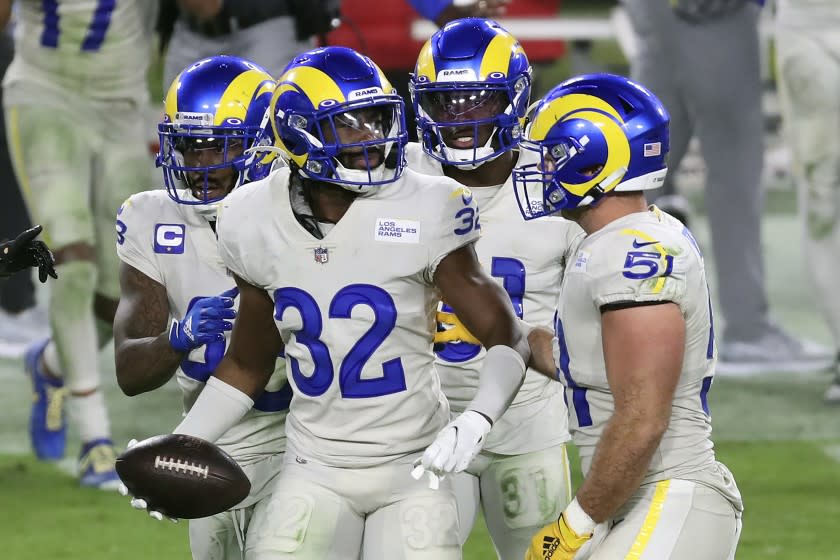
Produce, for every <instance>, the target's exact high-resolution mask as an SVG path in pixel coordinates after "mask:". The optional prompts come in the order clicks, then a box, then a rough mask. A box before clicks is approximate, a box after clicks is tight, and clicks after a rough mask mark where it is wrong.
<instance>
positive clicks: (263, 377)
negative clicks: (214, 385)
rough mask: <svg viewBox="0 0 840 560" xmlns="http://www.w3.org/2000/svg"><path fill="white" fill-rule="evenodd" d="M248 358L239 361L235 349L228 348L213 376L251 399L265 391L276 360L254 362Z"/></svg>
mask: <svg viewBox="0 0 840 560" xmlns="http://www.w3.org/2000/svg"><path fill="white" fill-rule="evenodd" d="M276 355H277V354H275V356H276ZM250 358H251V359H245V360H243V359H240V357H239V356H238V354H237V352H236V349H235V348H230V349H229V350H228V352H227V354H225V357H224V358H223V359H222V361H221V362H220V363H219V367H218V368H216V371H215V372H214V374H213V375H214V376H215V377H217V378H218V379H220V380H221V381H224V382H225V383H227V384H228V385H230V386H232V387H235V388H236V389H237V390H239V391H242V392H243V393H244V394H246V395H248V396H249V397H251V398H252V399H253V398H254V397H258V396H259V395H260V394H261V393H262V392H263V391H264V390H265V386H266V384H267V383H268V380H269V378H270V377H271V374H272V373H274V366H275V361H276V360H271V361H268V360H265V361H264V362H255V361H254V360H253V357H250Z"/></svg>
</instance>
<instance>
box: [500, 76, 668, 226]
mask: <svg viewBox="0 0 840 560" xmlns="http://www.w3.org/2000/svg"><path fill="white" fill-rule="evenodd" d="M668 121H669V117H668V112H667V111H666V110H665V107H664V106H663V105H662V103H660V101H659V100H658V99H657V98H656V96H654V95H653V94H652V93H651V92H650V91H649V90H647V89H646V88H645V87H644V86H641V85H639V84H637V83H636V82H633V81H631V80H629V79H627V78H624V77H622V76H615V75H612V74H589V75H584V76H580V77H577V78H572V79H570V80H567V81H565V82H563V83H561V84H560V85H558V86H556V87H555V88H554V89H552V90H551V91H550V92H549V93H548V94H547V95H546V96H545V97H543V98H542V99H540V100H539V101H537V102H536V103H535V104H534V105H533V106H532V107H531V109H530V110H529V112H528V124H527V126H526V128H525V135H524V138H523V140H522V143H521V144H520V149H523V150H530V151H533V152H536V153H537V154H539V157H538V158H536V159H537V161H538V163H533V164H528V165H522V166H517V167H515V168H514V170H513V184H514V189H515V192H516V196H517V200H518V201H519V207H520V210H521V211H522V215H523V216H524V217H525V219H526V220H528V219H532V218H537V217H540V216H545V215H548V214H553V213H555V212H558V211H559V210H563V209H567V208H578V207H581V206H587V205H591V204H594V203H596V202H597V201H598V200H599V199H600V198H601V197H602V196H604V195H605V194H607V193H609V192H613V191H642V190H646V189H654V188H658V187H660V186H662V183H663V182H664V181H665V173H666V172H667V165H666V157H667V155H668V149H669V139H668V138H669V136H668Z"/></svg>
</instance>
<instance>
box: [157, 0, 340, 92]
mask: <svg viewBox="0 0 840 560" xmlns="http://www.w3.org/2000/svg"><path fill="white" fill-rule="evenodd" d="M325 3H327V2H324V0H163V4H162V6H163V10H164V14H166V13H169V14H171V15H170V17H171V18H172V19H173V20H174V21H172V22H171V24H172V25H174V27H173V29H172V37H171V39H170V40H169V45H168V47H167V50H166V56H165V60H164V71H163V79H164V83H166V84H170V83H172V81H173V80H174V79H175V76H176V75H177V74H178V72H180V71H181V69H182V68H185V67H186V66H187V65H189V64H191V63H192V62H193V61H195V60H199V59H201V58H206V57H209V56H213V55H216V54H220V53H223V54H230V55H236V56H241V57H243V58H245V59H246V60H253V61H254V62H255V63H257V64H259V65H260V66H262V67H263V68H266V69H268V71H269V72H270V73H271V74H272V75H273V76H279V75H280V73H281V72H282V71H283V68H285V67H286V65H287V64H288V63H289V61H291V60H292V58H294V56H295V55H297V54H299V53H301V52H303V51H305V50H308V49H311V48H312V46H313V42H312V33H309V34H307V35H305V36H299V35H298V31H297V28H296V17H295V12H296V11H298V10H303V9H304V8H308V9H309V10H316V9H318V8H319V7H320V6H321V5H323V4H325ZM336 3H337V2H336Z"/></svg>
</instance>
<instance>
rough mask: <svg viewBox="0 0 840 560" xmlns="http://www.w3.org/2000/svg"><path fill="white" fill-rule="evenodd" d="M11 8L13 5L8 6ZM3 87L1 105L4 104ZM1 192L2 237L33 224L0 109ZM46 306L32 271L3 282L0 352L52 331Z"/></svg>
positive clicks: (7, 46)
mask: <svg viewBox="0 0 840 560" xmlns="http://www.w3.org/2000/svg"><path fill="white" fill-rule="evenodd" d="M6 7H7V8H11V6H6ZM6 20H8V16H7V15H0V21H6ZM12 27H13V26H12V25H11V24H10V25H8V26H7V27H6V29H5V30H4V31H3V32H0V76H2V75H3V74H5V73H6V69H7V68H8V67H9V64H11V62H12V57H13V56H14V53H15V49H14V42H13V40H12V33H11V28H12ZM2 95H3V93H2V90H0V105H2ZM0 119H2V120H3V121H4V122H2V123H0V192H2V196H3V204H2V206H0V238H4V237H14V236H16V235H17V234H18V233H19V232H21V231H23V230H25V229H29V228H31V227H32V222H31V221H30V219H29V212H27V210H26V205H25V204H24V202H23V195H22V194H21V191H20V186H19V185H18V182H17V178H16V177H15V171H14V169H13V168H12V159H11V156H10V154H9V145H8V141H7V137H6V126H5V115H3V114H2V112H0ZM47 323H48V319H47V313H46V307H45V306H36V299H35V284H34V283H33V282H32V275H31V274H15V275H14V276H13V277H11V278H9V279H8V280H6V281H5V282H3V283H0V356H4V357H10V358H11V357H20V356H23V353H24V351H25V350H26V348H27V346H29V345H30V344H32V343H33V342H35V341H38V340H41V339H43V338H45V337H46V336H48V335H49V325H48V324H47Z"/></svg>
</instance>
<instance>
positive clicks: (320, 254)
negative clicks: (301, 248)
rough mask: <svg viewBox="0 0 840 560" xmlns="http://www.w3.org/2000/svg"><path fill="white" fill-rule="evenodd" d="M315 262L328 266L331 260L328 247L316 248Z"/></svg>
mask: <svg viewBox="0 0 840 560" xmlns="http://www.w3.org/2000/svg"><path fill="white" fill-rule="evenodd" d="M314 256H315V262H316V263H321V264H326V263H327V261H328V260H330V252H329V249H327V248H326V247H316V248H315V249H314Z"/></svg>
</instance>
